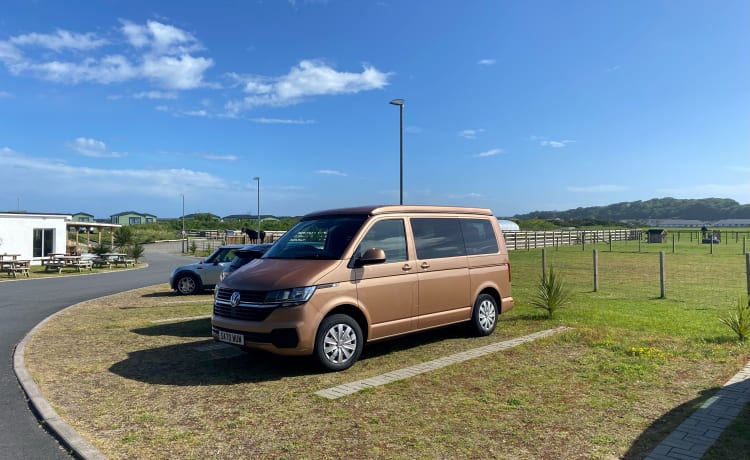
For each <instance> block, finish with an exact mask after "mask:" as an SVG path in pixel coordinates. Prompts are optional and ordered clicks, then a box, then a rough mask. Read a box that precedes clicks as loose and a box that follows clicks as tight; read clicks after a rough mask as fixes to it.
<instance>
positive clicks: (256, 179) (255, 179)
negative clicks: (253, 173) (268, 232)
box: [253, 177, 260, 242]
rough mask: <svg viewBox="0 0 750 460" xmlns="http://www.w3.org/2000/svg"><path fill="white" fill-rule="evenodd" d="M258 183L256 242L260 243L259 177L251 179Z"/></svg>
mask: <svg viewBox="0 0 750 460" xmlns="http://www.w3.org/2000/svg"><path fill="white" fill-rule="evenodd" d="M253 180H254V181H257V182H258V242H260V177H253Z"/></svg>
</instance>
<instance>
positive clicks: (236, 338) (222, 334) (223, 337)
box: [219, 331, 245, 345]
mask: <svg viewBox="0 0 750 460" xmlns="http://www.w3.org/2000/svg"><path fill="white" fill-rule="evenodd" d="M219 340H220V341H222V342H226V343H231V344H234V345H244V344H245V336H244V335H242V334H233V333H231V332H226V331H219Z"/></svg>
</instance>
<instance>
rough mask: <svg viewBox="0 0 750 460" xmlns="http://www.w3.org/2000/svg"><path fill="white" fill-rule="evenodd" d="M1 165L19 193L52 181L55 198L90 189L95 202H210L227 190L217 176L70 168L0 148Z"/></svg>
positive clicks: (183, 171)
mask: <svg viewBox="0 0 750 460" xmlns="http://www.w3.org/2000/svg"><path fill="white" fill-rule="evenodd" d="M0 162H1V163H2V164H3V167H4V168H6V167H7V170H8V171H14V172H15V174H14V175H13V176H14V177H13V179H14V180H17V181H18V183H17V184H15V186H16V187H18V188H19V190H20V189H22V188H24V187H28V184H27V183H31V182H35V183H36V182H37V181H39V182H54V183H55V184H56V186H55V187H56V188H55V193H56V195H58V196H82V195H81V194H82V191H85V192H84V195H85V194H88V193H90V192H89V191H90V190H97V198H98V199H107V198H117V199H121V198H122V197H123V196H130V197H134V196H138V197H141V199H148V200H153V199H154V197H171V198H173V197H178V196H179V195H180V193H185V192H189V193H191V194H195V195H196V196H200V195H206V196H209V195H210V196H211V197H212V199H213V197H215V196H216V195H215V194H216V193H217V191H226V190H228V189H229V188H230V186H229V185H228V184H227V183H226V182H225V181H224V180H222V179H220V178H218V177H216V176H213V175H211V174H208V173H205V172H200V171H193V170H190V169H184V168H182V169H180V168H172V169H100V168H90V167H81V166H72V165H69V164H66V163H64V162H62V161H60V160H56V159H50V158H35V157H30V156H26V155H22V154H19V153H17V152H15V151H13V150H12V149H10V148H7V147H5V148H2V149H0ZM32 177H33V178H34V179H35V180H34V181H29V180H28V178H32ZM9 185H12V184H9ZM82 185H84V186H85V187H82ZM30 190H31V189H30ZM89 198H90V197H89ZM80 199H85V198H84V197H82V198H80Z"/></svg>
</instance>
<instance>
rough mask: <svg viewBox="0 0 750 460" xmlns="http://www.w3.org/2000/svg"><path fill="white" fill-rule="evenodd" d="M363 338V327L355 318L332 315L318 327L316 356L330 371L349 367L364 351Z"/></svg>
mask: <svg viewBox="0 0 750 460" xmlns="http://www.w3.org/2000/svg"><path fill="white" fill-rule="evenodd" d="M363 340H364V336H363V335H362V328H360V327H359V323H357V321H355V320H354V318H352V317H351V316H348V315H331V316H329V317H327V318H325V319H324V320H323V322H321V323H320V327H319V328H318V332H317V334H316V336H315V357H316V358H317V359H318V362H319V363H320V364H321V365H322V366H323V367H324V368H326V369H327V370H329V371H343V370H344V369H349V368H350V367H352V365H353V364H354V363H355V362H356V361H357V359H359V355H360V354H361V353H362V347H363Z"/></svg>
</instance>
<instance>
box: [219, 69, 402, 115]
mask: <svg viewBox="0 0 750 460" xmlns="http://www.w3.org/2000/svg"><path fill="white" fill-rule="evenodd" d="M363 69H364V70H363V71H362V72H360V73H353V72H339V71H337V70H336V69H334V68H332V67H330V66H328V65H326V64H324V63H322V62H319V61H312V60H304V61H300V63H299V64H298V65H297V66H295V67H292V69H291V70H290V71H289V73H288V74H286V75H283V76H281V77H258V76H248V77H242V76H238V75H231V77H233V78H235V79H238V80H241V81H243V85H244V92H245V93H247V94H248V96H247V97H245V98H244V99H243V100H241V101H231V102H229V103H228V104H227V106H226V108H227V109H228V110H229V112H230V113H238V112H240V111H243V110H248V109H251V108H253V107H257V106H263V105H269V106H277V107H281V106H286V105H293V104H298V103H300V102H302V101H303V100H305V99H306V98H309V97H312V96H330V95H339V94H354V93H359V92H362V91H369V90H373V89H381V88H384V87H385V86H386V85H388V78H389V77H390V75H391V74H390V73H386V72H381V71H379V70H378V69H376V68H375V67H372V66H370V65H367V64H365V65H363Z"/></svg>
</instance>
